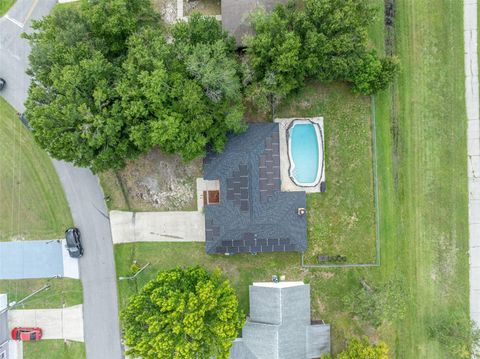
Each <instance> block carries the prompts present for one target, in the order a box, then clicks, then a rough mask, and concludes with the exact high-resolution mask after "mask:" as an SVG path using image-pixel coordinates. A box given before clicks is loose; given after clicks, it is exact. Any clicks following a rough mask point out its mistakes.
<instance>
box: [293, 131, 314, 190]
mask: <svg viewBox="0 0 480 359" xmlns="http://www.w3.org/2000/svg"><path fill="white" fill-rule="evenodd" d="M290 146H291V148H290V153H291V157H292V158H291V161H292V162H293V172H292V173H291V175H292V176H293V177H294V178H295V180H296V182H297V183H299V184H312V183H314V182H315V180H316V179H317V173H318V166H319V161H318V156H319V153H318V138H317V133H316V131H315V127H314V125H313V124H311V123H309V124H299V123H297V124H295V125H294V126H293V127H292V128H291V130H290Z"/></svg>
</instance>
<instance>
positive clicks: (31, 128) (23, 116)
mask: <svg viewBox="0 0 480 359" xmlns="http://www.w3.org/2000/svg"><path fill="white" fill-rule="evenodd" d="M17 115H18V118H19V119H20V121H22V123H23V125H24V126H25V127H26V128H27V130H29V131H33V127H32V126H30V122H28V120H27V118H26V117H25V114H24V113H20V112H17Z"/></svg>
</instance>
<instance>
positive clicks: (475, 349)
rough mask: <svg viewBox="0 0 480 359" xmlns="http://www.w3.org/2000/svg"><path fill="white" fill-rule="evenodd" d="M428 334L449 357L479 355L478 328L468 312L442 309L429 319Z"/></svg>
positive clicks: (479, 333) (479, 336)
mask: <svg viewBox="0 0 480 359" xmlns="http://www.w3.org/2000/svg"><path fill="white" fill-rule="evenodd" d="M427 329H428V335H429V336H430V338H431V339H433V340H436V341H438V342H439V343H440V344H441V345H442V346H443V347H444V348H445V350H446V351H447V352H448V353H449V354H450V357H451V358H462V359H467V358H476V357H477V356H478V355H480V330H479V328H478V327H476V325H475V324H474V322H472V321H471V320H470V318H469V316H468V313H466V312H462V311H459V310H458V309H453V310H448V311H447V310H442V311H439V312H437V313H436V315H435V316H433V317H431V318H430V319H429V323H428V327H427Z"/></svg>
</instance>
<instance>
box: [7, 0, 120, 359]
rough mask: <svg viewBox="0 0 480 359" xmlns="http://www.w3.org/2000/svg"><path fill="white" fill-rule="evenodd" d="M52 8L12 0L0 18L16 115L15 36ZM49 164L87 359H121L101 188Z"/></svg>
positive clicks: (22, 88) (19, 75) (20, 70)
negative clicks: (63, 217)
mask: <svg viewBox="0 0 480 359" xmlns="http://www.w3.org/2000/svg"><path fill="white" fill-rule="evenodd" d="M55 3H56V0H17V2H16V3H15V5H14V6H13V8H12V9H11V10H10V11H9V12H8V14H7V16H4V17H3V18H1V19H0V76H1V77H3V78H5V79H6V80H7V86H6V87H5V89H4V90H3V91H2V92H1V96H3V97H4V98H5V99H6V100H7V101H8V102H9V103H10V104H11V105H13V107H15V108H16V109H17V110H18V111H20V112H23V111H24V102H25V100H26V98H27V91H28V86H29V83H30V79H29V77H28V76H27V75H26V74H25V70H26V69H27V64H28V54H29V52H30V49H29V46H28V43H27V42H26V41H24V40H23V39H21V38H20V34H21V33H22V32H23V31H26V32H29V31H31V28H30V20H31V19H39V18H41V17H42V16H44V15H45V14H48V13H49V12H50V10H51V9H52V8H53V6H54V5H55ZM53 164H54V166H55V169H56V171H57V173H58V175H59V178H60V180H61V182H62V185H63V188H64V190H65V193H66V196H67V200H68V203H69V205H70V210H71V212H72V217H73V219H74V223H75V225H76V226H77V227H79V228H80V230H81V232H82V241H83V245H84V248H85V255H84V257H83V258H82V259H80V261H79V265H80V276H81V280H82V284H83V302H84V303H83V305H84V310H83V315H84V331H85V347H86V353H87V358H88V359H105V358H109V359H110V358H111V359H117V358H122V357H123V356H122V347H121V342H120V324H119V319H118V302H117V285H116V275H115V262H114V258H113V246H112V238H111V232H110V224H109V220H108V217H106V216H105V214H106V213H107V209H106V206H105V202H104V199H103V197H104V196H103V192H102V189H101V187H100V185H99V182H98V178H97V177H96V176H94V175H93V174H92V173H91V172H90V171H89V170H87V169H82V168H76V167H74V166H72V165H71V164H68V163H65V162H62V161H55V160H54V161H53Z"/></svg>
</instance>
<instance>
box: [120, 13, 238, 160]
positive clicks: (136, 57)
mask: <svg viewBox="0 0 480 359" xmlns="http://www.w3.org/2000/svg"><path fill="white" fill-rule="evenodd" d="M231 42H232V40H231V38H230V37H228V36H227V35H226V33H225V32H224V31H223V30H222V29H221V28H220V25H219V24H218V22H217V21H216V20H215V19H210V18H205V17H201V16H199V15H194V16H192V17H190V19H189V21H188V23H187V22H180V23H177V24H176V25H175V26H174V28H173V30H172V42H170V43H167V41H166V39H165V38H164V36H163V35H162V33H161V32H160V31H158V30H155V29H147V30H146V31H143V32H142V33H140V34H138V35H135V36H133V37H132V38H131V41H130V48H129V56H128V58H127V60H126V61H125V63H124V66H123V69H124V73H125V76H124V78H123V79H122V81H121V84H120V87H121V90H120V92H121V93H122V97H123V99H122V111H123V113H124V114H125V116H126V117H127V121H128V122H130V123H134V124H139V125H135V130H134V134H133V138H134V141H135V142H136V143H137V144H138V145H139V146H142V144H143V143H145V141H146V143H147V146H148V144H155V145H159V146H160V148H162V149H163V150H164V151H167V152H170V153H179V154H181V155H182V157H183V158H184V159H186V160H190V159H193V158H194V157H197V156H202V155H204V154H205V150H206V147H207V146H212V147H213V148H214V149H215V150H217V151H221V150H222V149H223V146H224V144H225V142H226V139H227V137H226V136H227V133H229V132H237V133H238V132H240V131H242V130H243V129H244V122H243V112H244V109H243V104H242V96H241V84H240V77H239V74H238V63H237V59H236V58H235V56H234V53H233V46H232V45H231ZM143 119H145V120H143Z"/></svg>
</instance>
